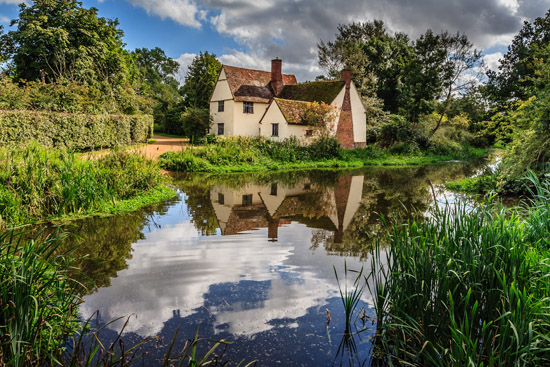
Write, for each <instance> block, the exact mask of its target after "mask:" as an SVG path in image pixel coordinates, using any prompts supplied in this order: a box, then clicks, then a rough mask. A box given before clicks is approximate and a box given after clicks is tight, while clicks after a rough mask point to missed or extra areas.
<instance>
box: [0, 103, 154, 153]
mask: <svg viewBox="0 0 550 367" xmlns="http://www.w3.org/2000/svg"><path fill="white" fill-rule="evenodd" d="M152 133H153V117H152V116H150V115H91V114H72V113H61V112H49V111H30V110H16V111H8V110H0V145H7V144H17V145H21V144H23V145H24V144H27V143H29V142H30V141H32V140H36V141H38V142H39V143H40V144H41V145H43V146H46V147H62V146H64V147H67V148H69V149H74V150H88V149H95V148H101V147H113V146H121V145H128V144H132V143H138V142H144V141H146V140H147V139H148V138H150V137H151V135H152Z"/></svg>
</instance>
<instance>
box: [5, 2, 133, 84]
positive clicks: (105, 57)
mask: <svg viewBox="0 0 550 367" xmlns="http://www.w3.org/2000/svg"><path fill="white" fill-rule="evenodd" d="M12 25H17V29H16V30H14V31H10V32H8V33H6V34H4V35H3V36H2V43H3V44H5V45H7V49H6V50H5V51H4V57H5V58H7V59H9V60H10V62H11V72H12V74H13V75H14V76H15V77H16V79H18V80H49V81H60V80H61V81H62V80H67V81H77V82H83V83H87V84H89V85H91V84H94V83H97V82H104V83H108V84H111V85H114V84H120V83H122V82H124V81H125V80H128V79H135V78H136V77H137V75H136V73H135V71H136V70H135V68H134V67H133V66H134V64H133V63H132V60H131V57H130V55H129V53H128V52H127V51H125V50H124V49H123V46H124V43H123V42H122V37H123V32H122V30H120V29H119V28H118V25H119V23H118V20H116V19H115V20H112V19H106V18H102V17H98V15H97V9H96V8H90V9H86V8H83V7H82V3H81V2H78V1H76V0H35V1H34V2H33V3H32V5H30V6H28V5H26V4H24V3H23V4H21V5H20V13H19V19H16V20H14V21H12Z"/></svg>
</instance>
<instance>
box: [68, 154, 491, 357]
mask: <svg viewBox="0 0 550 367" xmlns="http://www.w3.org/2000/svg"><path fill="white" fill-rule="evenodd" d="M484 164H485V163H484V162H478V163H477V164H468V165H467V164H461V163H453V164H446V165H438V166H430V167H421V168H399V169H396V168H391V169H379V168H366V169H363V170H358V171H330V170H324V171H298V172H290V173H280V174H261V175H226V176H214V175H198V174H197V175H187V176H180V177H175V178H174V184H175V186H176V187H178V196H177V197H176V198H174V199H172V200H169V201H167V202H165V203H162V204H159V205H156V206H154V207H151V208H147V209H145V210H142V211H140V212H137V213H133V214H131V215H123V216H116V217H110V218H103V219H97V218H96V219H90V220H85V221H82V222H79V223H77V224H76V225H75V226H73V227H71V228H70V231H71V232H73V233H75V234H77V235H78V236H79V237H80V238H81V240H79V242H80V243H81V246H80V248H79V249H78V251H79V254H80V255H82V256H83V258H82V260H81V266H82V267H83V268H84V269H85V272H86V274H88V275H89V276H90V278H92V279H94V281H95V284H96V285H97V287H98V288H97V289H95V290H94V291H91V292H90V293H89V294H88V295H86V296H85V297H84V303H83V304H82V306H81V312H82V314H83V316H84V317H89V316H90V315H92V314H93V313H94V312H96V311H98V312H99V321H101V322H102V323H105V322H108V321H112V320H115V319H117V318H118V317H121V316H128V315H132V316H131V317H130V319H129V323H128V325H127V327H126V329H125V334H124V339H125V341H126V345H131V344H132V343H135V342H137V341H139V340H141V339H143V338H145V337H148V336H160V337H162V338H163V341H162V342H161V343H159V344H155V345H151V346H150V349H149V353H148V354H147V356H146V357H145V359H144V361H143V364H144V365H155V364H157V363H155V361H158V360H161V359H162V357H163V355H164V353H165V352H166V345H167V344H169V342H170V341H171V340H172V337H173V335H174V333H175V332H176V330H177V329H178V327H180V328H181V329H180V334H179V337H178V339H177V343H176V348H178V347H179V348H181V347H183V345H184V342H185V340H186V339H187V338H191V337H192V336H193V335H194V334H195V332H196V331H197V329H199V334H200V335H201V336H202V337H205V338H210V339H215V340H221V339H224V340H227V341H231V342H233V344H232V345H230V346H229V347H228V348H227V350H226V353H225V358H226V359H231V361H233V362H238V361H241V360H243V359H244V360H246V361H252V360H257V361H258V366H281V365H282V366H333V365H346V366H347V365H365V366H367V365H369V364H370V361H369V360H370V354H371V346H370V343H369V338H370V337H371V336H372V335H373V333H374V328H375V326H373V325H372V322H371V321H370V319H369V316H372V315H373V311H372V309H371V308H370V307H369V306H370V296H369V294H368V292H365V293H364V295H363V298H362V303H361V305H360V308H361V313H362V314H363V315H364V316H366V317H363V319H362V320H361V319H356V320H355V327H357V328H358V329H362V328H364V327H365V326H368V327H369V328H368V329H367V330H366V331H364V332H362V333H361V334H359V335H358V336H355V337H354V338H353V339H352V340H350V339H349V338H348V339H343V332H344V318H343V306H342V304H341V300H340V297H339V292H338V285H337V283H336V279H335V275H334V270H333V266H335V267H336V269H337V271H338V272H339V275H340V277H341V278H342V277H343V276H344V274H343V267H344V261H346V262H347V266H348V268H351V269H359V268H361V266H364V267H365V270H368V269H367V268H368V266H369V261H367V260H368V248H369V246H370V245H371V244H372V241H373V233H374V232H375V231H376V230H377V228H379V226H380V216H381V215H383V216H384V217H387V218H391V217H392V216H393V215H394V214H397V213H398V212H399V213H404V212H405V209H411V208H415V209H416V210H418V211H420V212H424V211H426V210H427V209H428V207H429V206H430V205H433V202H434V200H437V201H445V200H454V196H452V195H451V194H449V193H448V192H445V191H444V190H443V189H442V186H441V183H442V182H445V181H447V180H454V179H459V178H462V177H464V176H470V175H473V174H475V173H476V172H478V170H479V167H482V166H483V165H484ZM403 217H404V218H406V217H407V215H406V214H405V215H403ZM86 255H88V257H87V258H86V257H85V256H86ZM98 259H101V262H100V263H98ZM358 310H359V309H358ZM327 313H329V314H330V323H328V324H327ZM125 320H126V319H125V318H123V319H120V320H118V321H115V322H114V323H113V324H111V325H110V326H109V329H108V330H107V331H106V332H104V333H103V337H104V338H105V342H109V340H111V339H112V338H113V337H114V335H116V332H118V330H120V328H121V327H122V326H123V324H124V322H125ZM363 320H364V322H363ZM204 347H206V344H205V345H204ZM219 352H221V349H220V350H219Z"/></svg>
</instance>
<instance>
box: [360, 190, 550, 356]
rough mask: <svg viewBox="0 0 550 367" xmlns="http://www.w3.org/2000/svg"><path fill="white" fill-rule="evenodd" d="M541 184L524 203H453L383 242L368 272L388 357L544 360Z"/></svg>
mask: <svg viewBox="0 0 550 367" xmlns="http://www.w3.org/2000/svg"><path fill="white" fill-rule="evenodd" d="M537 187H538V191H537V193H538V194H537V195H538V196H536V197H535V199H533V201H532V203H531V205H530V206H529V207H524V208H513V209H507V208H504V207H503V206H502V205H500V204H498V203H492V202H489V203H486V204H483V205H480V206H478V207H475V208H472V207H471V206H469V205H467V204H465V203H462V202H457V203H455V204H448V205H446V206H439V207H435V208H433V209H432V211H431V212H430V213H429V215H428V216H427V217H425V218H421V219H418V220H411V221H409V222H408V223H406V224H403V225H397V226H394V227H393V228H391V229H389V231H390V234H389V235H388V236H387V238H385V239H382V240H379V243H378V245H377V247H376V248H375V249H374V250H373V253H372V257H371V259H372V266H371V272H370V274H369V275H368V279H369V280H371V284H369V289H370V291H371V293H372V295H373V299H374V301H375V302H374V308H375V311H376V313H377V337H376V338H375V343H376V344H377V347H378V350H377V353H376V354H377V355H378V356H380V357H381V359H383V360H384V361H385V363H388V364H390V365H401V364H412V365H424V366H538V365H544V364H548V363H550V282H549V281H548V280H549V279H550V243H549V239H550V225H548V221H547V220H548V216H549V215H550V210H549V206H548V201H549V199H550V195H549V193H550V191H548V185H541V184H540V183H539V184H538V186H537ZM382 241H387V242H389V244H390V245H391V246H390V247H389V248H388V247H386V246H382Z"/></svg>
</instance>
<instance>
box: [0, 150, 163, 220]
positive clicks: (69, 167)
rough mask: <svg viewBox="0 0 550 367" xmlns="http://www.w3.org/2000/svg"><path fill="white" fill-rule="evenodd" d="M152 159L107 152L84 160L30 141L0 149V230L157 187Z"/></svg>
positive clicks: (100, 207)
mask: <svg viewBox="0 0 550 367" xmlns="http://www.w3.org/2000/svg"><path fill="white" fill-rule="evenodd" d="M161 182H162V174H161V173H160V170H159V168H158V166H157V164H156V163H154V162H152V161H150V160H147V159H145V158H143V157H142V156H140V155H139V154H136V153H134V154H132V153H127V152H122V151H118V152H113V153H109V154H107V155H105V156H100V157H98V158H96V159H90V160H85V159H81V158H79V157H78V156H77V155H75V154H73V153H70V152H67V151H66V150H63V149H46V148H43V147H41V146H40V145H38V144H31V145H29V146H27V147H25V148H19V149H8V148H3V149H0V229H1V228H3V227H4V228H6V227H10V226H14V225H18V224H22V223H28V222H34V221H40V220H43V219H48V218H55V217H63V216H72V215H82V214H86V213H91V212H105V211H108V209H109V208H111V207H113V206H114V205H116V204H117V203H118V202H119V201H121V200H126V199H130V198H134V197H136V196H139V195H141V194H143V193H144V192H147V191H149V190H151V189H153V188H157V187H159V185H160V184H161Z"/></svg>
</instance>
